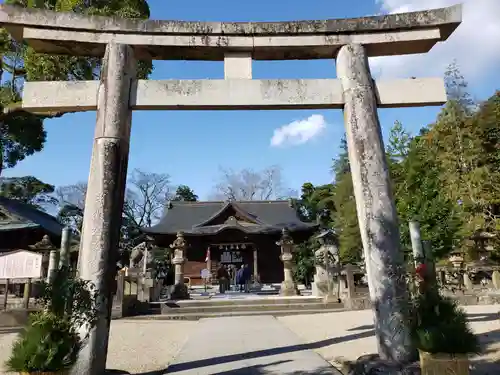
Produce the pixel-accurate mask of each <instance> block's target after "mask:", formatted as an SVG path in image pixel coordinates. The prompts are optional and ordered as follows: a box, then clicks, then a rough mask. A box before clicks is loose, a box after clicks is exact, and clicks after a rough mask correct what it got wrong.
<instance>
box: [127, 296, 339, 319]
mask: <svg viewBox="0 0 500 375" xmlns="http://www.w3.org/2000/svg"><path fill="white" fill-rule="evenodd" d="M343 310H344V305H343V303H339V302H338V301H333V302H328V303H326V302H324V301H323V298H321V297H304V296H297V297H280V296H272V297H269V296H252V295H250V296H249V295H245V296H242V297H241V298H237V297H228V298H220V297H219V298H210V299H204V300H203V299H200V300H196V299H192V300H184V301H166V302H157V303H151V304H150V315H145V316H144V315H143V316H137V317H135V319H140V318H144V319H161V320H177V319H178V320H199V319H202V318H217V317H235V316H257V315H271V316H285V315H298V314H301V315H304V314H320V313H328V312H336V311H343Z"/></svg>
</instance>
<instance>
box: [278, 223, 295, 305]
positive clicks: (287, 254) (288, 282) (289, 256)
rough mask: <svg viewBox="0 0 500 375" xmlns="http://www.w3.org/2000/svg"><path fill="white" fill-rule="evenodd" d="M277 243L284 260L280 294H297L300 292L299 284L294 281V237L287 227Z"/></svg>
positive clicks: (281, 257)
mask: <svg viewBox="0 0 500 375" xmlns="http://www.w3.org/2000/svg"><path fill="white" fill-rule="evenodd" d="M276 245H278V246H280V247H281V256H280V259H281V261H282V262H283V273H284V276H285V277H284V280H283V282H282V283H281V289H280V294H281V295H282V296H296V295H298V294H299V291H298V289H297V286H296V285H295V282H294V281H293V274H292V269H293V247H294V243H293V238H292V236H290V232H289V231H288V229H287V228H283V230H282V232H281V239H280V240H279V241H278V242H276Z"/></svg>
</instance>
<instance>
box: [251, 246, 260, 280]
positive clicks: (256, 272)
mask: <svg viewBox="0 0 500 375" xmlns="http://www.w3.org/2000/svg"><path fill="white" fill-rule="evenodd" d="M253 280H254V284H258V283H260V281H259V253H258V252H257V247H254V249H253Z"/></svg>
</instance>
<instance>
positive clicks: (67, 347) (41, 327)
mask: <svg viewBox="0 0 500 375" xmlns="http://www.w3.org/2000/svg"><path fill="white" fill-rule="evenodd" d="M80 347H81V341H80V337H79V335H78V332H76V330H75V328H74V327H73V325H72V324H71V323H70V322H69V321H68V320H67V319H64V318H62V317H60V316H57V315H55V314H53V313H51V312H48V311H44V312H41V313H36V314H33V315H32V316H31V317H30V321H29V324H28V325H27V326H26V327H25V328H24V329H23V331H22V332H21V333H20V335H19V338H18V339H17V341H16V342H15V343H14V345H13V347H12V353H11V356H10V358H9V359H8V361H7V362H6V367H7V369H8V370H9V371H12V372H43V371H45V372H55V371H60V370H64V369H69V368H71V366H73V364H74V363H75V362H76V359H77V356H78V352H79V350H80Z"/></svg>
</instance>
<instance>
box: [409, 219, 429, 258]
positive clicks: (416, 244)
mask: <svg viewBox="0 0 500 375" xmlns="http://www.w3.org/2000/svg"><path fill="white" fill-rule="evenodd" d="M408 226H409V227H410V240H411V248H412V250H413V260H414V261H415V265H417V264H420V263H424V262H425V253H424V247H423V244H422V236H421V235H420V223H419V222H418V221H410V223H409V225H408Z"/></svg>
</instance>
